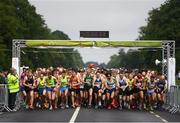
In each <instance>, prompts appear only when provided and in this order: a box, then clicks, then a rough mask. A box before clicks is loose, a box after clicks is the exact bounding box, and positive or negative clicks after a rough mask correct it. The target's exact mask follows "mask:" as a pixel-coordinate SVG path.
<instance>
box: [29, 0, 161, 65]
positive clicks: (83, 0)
mask: <svg viewBox="0 0 180 123" xmlns="http://www.w3.org/2000/svg"><path fill="white" fill-rule="evenodd" d="M29 1H30V3H31V4H32V5H34V6H35V7H36V11H37V13H39V14H41V15H42V16H43V18H44V19H45V21H46V24H47V25H48V27H49V28H50V29H51V30H52V31H54V30H61V31H63V32H64V33H66V34H67V35H68V36H69V37H70V38H71V39H72V40H73V39H75V40H78V39H79V31H82V30H83V31H110V40H135V39H137V38H138V31H139V27H141V26H144V25H146V19H147V17H148V12H149V11H150V10H152V9H153V8H157V7H159V6H160V5H161V4H162V3H164V1H165V0H29ZM78 50H79V52H80V53H81V56H82V57H83V60H84V62H87V61H98V62H99V63H101V62H105V63H107V62H108V61H109V57H110V56H111V55H113V54H115V53H117V52H118V50H119V49H93V48H81V49H78Z"/></svg>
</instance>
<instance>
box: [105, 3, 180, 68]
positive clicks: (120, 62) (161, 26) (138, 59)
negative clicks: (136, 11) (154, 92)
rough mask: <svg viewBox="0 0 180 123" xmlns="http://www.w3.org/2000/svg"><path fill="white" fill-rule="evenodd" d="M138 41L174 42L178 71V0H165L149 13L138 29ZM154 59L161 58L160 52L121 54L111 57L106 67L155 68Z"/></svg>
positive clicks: (179, 21) (179, 17)
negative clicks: (143, 23)
mask: <svg viewBox="0 0 180 123" xmlns="http://www.w3.org/2000/svg"><path fill="white" fill-rule="evenodd" d="M138 39H140V40H175V42H176V69H177V70H180V50H179V47H180V0H166V2H165V3H164V4H162V5H161V6H160V7H159V8H155V9H153V10H151V11H150V12H149V17H148V19H147V25H146V26H142V27H140V31H139V38H138ZM155 59H159V60H160V59H162V58H161V51H159V50H158V51H153V52H152V50H151V49H144V50H141V51H140V52H132V51H130V52H128V53H125V52H122V51H120V54H119V55H118V56H117V55H114V56H112V57H111V60H110V62H109V63H108V66H109V67H111V66H113V67H119V66H124V67H125V66H127V67H131V68H136V67H139V68H142V67H144V68H151V69H153V68H157V69H159V68H158V67H156V66H155V64H154V61H155Z"/></svg>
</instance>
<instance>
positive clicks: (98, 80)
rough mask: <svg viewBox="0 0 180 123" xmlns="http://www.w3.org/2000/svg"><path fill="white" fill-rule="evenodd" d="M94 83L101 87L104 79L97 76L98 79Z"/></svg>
mask: <svg viewBox="0 0 180 123" xmlns="http://www.w3.org/2000/svg"><path fill="white" fill-rule="evenodd" d="M94 85H95V86H96V87H98V88H100V87H101V85H102V80H101V79H100V78H97V79H96V80H95V83H94Z"/></svg>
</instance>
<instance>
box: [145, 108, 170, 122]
mask: <svg viewBox="0 0 180 123" xmlns="http://www.w3.org/2000/svg"><path fill="white" fill-rule="evenodd" d="M149 112H150V113H151V114H154V115H155V116H156V117H157V118H159V119H160V120H161V121H163V122H164V123H167V122H168V121H167V120H165V119H164V118H162V117H161V116H159V115H158V114H156V113H154V112H153V111H149Z"/></svg>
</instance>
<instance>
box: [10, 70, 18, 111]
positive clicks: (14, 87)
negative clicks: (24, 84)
mask: <svg viewBox="0 0 180 123" xmlns="http://www.w3.org/2000/svg"><path fill="white" fill-rule="evenodd" d="M7 82H8V91H9V98H8V99H9V108H10V109H11V110H13V111H16V110H15V101H16V95H17V93H18V92H19V79H18V75H17V71H16V69H14V68H12V69H11V70H10V72H9V74H8V75H7Z"/></svg>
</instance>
